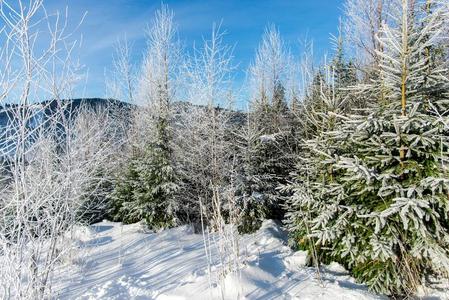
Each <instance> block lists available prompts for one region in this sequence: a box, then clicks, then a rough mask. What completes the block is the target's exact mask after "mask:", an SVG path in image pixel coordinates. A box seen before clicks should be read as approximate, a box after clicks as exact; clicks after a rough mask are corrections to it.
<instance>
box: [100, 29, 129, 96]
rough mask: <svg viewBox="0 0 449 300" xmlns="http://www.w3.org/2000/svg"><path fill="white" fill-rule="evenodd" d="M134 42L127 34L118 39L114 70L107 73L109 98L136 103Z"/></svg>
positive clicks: (113, 63)
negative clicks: (129, 39)
mask: <svg viewBox="0 0 449 300" xmlns="http://www.w3.org/2000/svg"><path fill="white" fill-rule="evenodd" d="M132 48H133V46H132V44H131V43H130V42H129V41H128V39H127V37H126V36H125V37H124V38H123V39H118V40H117V43H116V45H115V52H114V55H113V59H112V66H113V70H112V71H111V73H110V74H107V75H108V76H107V78H106V90H107V98H110V99H111V98H112V99H118V100H122V101H127V102H129V103H134V100H135V92H136V81H137V76H136V72H135V67H134V65H133V63H132V57H131V55H132Z"/></svg>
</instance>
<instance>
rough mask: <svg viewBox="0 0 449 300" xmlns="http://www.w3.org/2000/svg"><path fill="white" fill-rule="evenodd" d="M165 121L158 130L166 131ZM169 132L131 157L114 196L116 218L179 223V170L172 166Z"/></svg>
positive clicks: (163, 225) (165, 224)
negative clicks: (177, 213) (177, 202)
mask: <svg viewBox="0 0 449 300" xmlns="http://www.w3.org/2000/svg"><path fill="white" fill-rule="evenodd" d="M166 126H167V124H166V122H164V121H160V122H159V127H158V131H159V134H161V135H162V134H164V133H165V132H166ZM166 139H167V138H166V135H164V136H163V137H161V138H160V139H157V142H156V143H154V144H150V145H148V146H147V147H146V149H145V150H144V152H143V153H142V154H141V155H138V156H135V157H133V158H132V160H131V162H130V163H129V167H128V170H127V171H126V173H125V174H124V175H123V177H122V178H121V180H119V181H118V184H117V187H116V190H115V193H114V195H113V199H114V201H115V203H116V205H115V207H114V212H113V215H114V218H115V219H116V220H117V221H122V222H124V223H135V222H139V221H142V220H144V221H145V222H146V224H147V225H148V226H149V227H150V228H152V229H160V228H167V227H171V226H173V225H175V224H176V222H177V219H176V209H177V207H176V205H175V203H174V202H173V196H174V194H175V193H176V192H177V191H178V189H179V186H178V184H177V183H176V181H177V180H176V174H175V171H174V169H173V168H172V166H171V160H170V157H169V153H170V150H169V149H168V146H167V145H168V142H167V141H166Z"/></svg>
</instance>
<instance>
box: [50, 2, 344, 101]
mask: <svg viewBox="0 0 449 300" xmlns="http://www.w3.org/2000/svg"><path fill="white" fill-rule="evenodd" d="M45 3H46V7H47V9H48V10H49V11H52V10H56V9H60V10H63V9H65V7H66V6H68V7H69V11H70V14H69V22H70V23H72V24H76V23H77V22H78V21H79V20H80V19H81V17H82V16H83V14H84V13H85V12H87V16H86V18H85V20H84V22H83V24H82V25H81V27H80V29H79V31H78V34H82V37H83V47H82V51H81V52H80V55H79V58H80V61H81V63H82V64H83V65H85V67H86V70H88V76H89V77H88V80H87V82H86V86H85V92H82V93H81V92H80V93H81V94H80V95H76V96H84V97H102V96H104V71H105V69H108V68H110V67H111V60H112V54H113V47H114V43H115V42H116V40H117V38H119V37H121V36H123V35H125V34H126V35H127V37H128V39H129V40H130V41H132V42H134V49H133V50H134V53H135V55H134V60H135V61H136V62H137V61H138V60H139V58H140V57H141V55H142V51H143V50H144V48H145V40H144V38H145V27H146V25H147V24H148V23H149V22H150V20H151V18H152V16H153V14H154V11H155V10H156V9H157V8H158V7H160V4H161V2H160V1H159V0H157V1H156V0H47V1H46V2H45ZM164 3H166V4H168V5H169V7H170V8H171V9H172V10H173V11H174V13H175V21H176V22H177V24H178V28H179V36H180V38H181V40H182V42H183V44H184V46H185V47H187V48H188V47H191V46H192V45H193V43H194V42H195V41H196V42H197V43H198V42H200V41H201V39H202V37H204V36H207V35H208V34H209V33H210V30H211V27H212V23H213V22H220V21H222V28H223V29H225V30H226V31H227V33H228V34H227V36H226V41H227V42H228V43H229V44H231V45H234V46H235V50H234V57H235V63H236V64H238V66H239V67H238V70H237V74H236V76H235V77H236V80H237V83H239V82H242V79H243V78H244V77H245V71H246V69H247V67H248V65H249V63H250V62H251V60H252V59H253V56H254V53H255V49H256V48H257V46H258V43H259V41H260V38H261V36H262V34H263V31H264V29H265V27H266V26H267V25H268V24H272V23H273V24H275V25H277V26H278V28H279V30H280V32H281V34H282V36H283V38H284V39H285V40H286V42H287V43H288V44H289V45H290V46H291V47H292V49H293V51H299V47H298V45H299V42H300V41H302V40H304V39H305V38H308V39H313V41H314V49H315V54H316V55H317V56H321V55H323V54H324V53H325V51H327V49H329V36H330V33H335V32H336V31H337V27H338V20H339V17H340V16H341V7H342V5H343V0H271V1H268V0H259V1H249V0H222V1H215V0H214V1H200V0H166V1H164ZM298 54H299V53H298Z"/></svg>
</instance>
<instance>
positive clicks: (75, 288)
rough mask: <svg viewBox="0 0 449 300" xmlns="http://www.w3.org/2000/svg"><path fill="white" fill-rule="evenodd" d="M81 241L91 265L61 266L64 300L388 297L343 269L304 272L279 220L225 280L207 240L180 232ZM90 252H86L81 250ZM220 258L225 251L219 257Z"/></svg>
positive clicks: (125, 231)
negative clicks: (219, 275) (206, 250)
mask: <svg viewBox="0 0 449 300" xmlns="http://www.w3.org/2000/svg"><path fill="white" fill-rule="evenodd" d="M76 233H77V234H76V236H77V237H78V239H79V240H81V243H80V245H81V246H80V247H81V248H80V253H81V252H82V251H85V253H86V251H87V253H88V255H84V262H85V263H84V266H83V267H82V268H73V267H72V266H70V265H66V266H64V267H61V268H60V269H59V270H58V273H57V278H56V282H55V284H56V291H57V297H58V298H60V299H158V300H164V299H165V300H181V299H195V300H197V299H198V300H200V299H222V294H223V297H224V299H313V300H317V299H354V300H362V299H381V298H382V297H379V296H376V295H373V294H371V293H369V292H368V291H367V289H366V288H365V287H364V286H362V285H359V284H356V283H354V280H353V279H352V278H351V277H350V276H349V275H348V274H347V272H345V270H344V269H343V268H341V266H338V265H337V264H332V265H330V266H329V267H328V268H327V269H325V270H324V271H323V272H321V274H317V272H316V271H315V270H314V269H313V268H307V267H304V264H305V258H306V255H305V253H304V252H297V253H294V252H293V251H291V250H290V248H289V247H287V246H286V234H285V233H284V232H283V231H282V230H281V228H280V227H279V226H278V225H277V224H276V223H274V222H272V221H266V222H264V224H263V226H262V228H261V229H260V230H259V231H258V232H256V233H255V234H251V235H245V236H242V237H241V240H240V247H241V249H240V251H241V254H242V268H241V271H240V272H239V273H238V274H228V275H227V276H226V277H225V278H223V279H222V280H218V279H217V278H216V276H215V275H214V270H215V268H216V267H217V266H212V268H211V270H212V272H211V274H209V273H208V264H207V260H206V256H205V253H204V246H203V237H202V235H198V234H194V233H193V232H192V231H191V230H190V228H188V227H186V226H184V227H178V228H174V229H170V230H166V231H162V232H159V233H146V232H145V230H143V228H142V226H140V225H138V224H135V225H121V224H119V223H111V222H102V223H98V224H96V225H93V226H91V227H90V228H89V229H84V230H82V229H79V230H77V232H76ZM81 250H82V251H81ZM212 255H217V253H214V252H212Z"/></svg>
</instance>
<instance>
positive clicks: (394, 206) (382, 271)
mask: <svg viewBox="0 0 449 300" xmlns="http://www.w3.org/2000/svg"><path fill="white" fill-rule="evenodd" d="M427 3H432V5H431V7H432V9H430V10H427V11H426V12H423V11H421V10H420V9H422V7H424V6H422V5H420V4H423V3H422V2H420V3H417V5H416V6H415V7H414V8H413V6H412V5H410V3H409V2H408V1H407V0H402V1H397V2H396V3H395V6H394V10H393V11H392V16H394V25H392V26H387V25H385V24H384V27H383V29H382V34H381V38H380V39H379V42H380V44H381V49H382V51H381V52H379V53H378V54H379V57H381V62H380V64H379V68H380V69H379V70H378V72H379V76H377V77H376V78H375V80H374V81H373V82H372V83H371V85H370V86H369V87H367V86H366V85H363V86H360V87H359V89H358V91H354V93H357V95H358V96H359V97H363V98H364V99H366V100H364V101H365V103H368V104H369V108H368V109H366V110H364V111H362V112H360V111H354V112H353V113H352V114H349V113H347V114H345V115H341V114H340V115H338V114H326V115H325V120H326V122H331V123H332V122H333V126H330V127H329V129H328V130H327V131H325V132H323V133H321V134H318V135H315V137H314V138H312V139H310V140H308V141H307V142H306V147H307V148H308V149H310V152H311V153H312V154H313V155H310V156H308V157H305V158H304V160H303V161H302V163H301V164H300V165H299V167H298V169H297V172H298V178H297V182H296V183H295V184H293V185H292V186H290V188H291V189H292V190H293V191H294V196H293V197H292V198H291V199H290V200H289V204H290V212H289V226H290V229H291V231H292V237H293V239H294V243H295V244H296V245H298V246H299V247H304V248H306V249H308V250H309V251H310V253H311V254H313V256H314V258H315V259H316V260H318V262H329V261H331V260H335V261H338V262H340V263H342V264H343V265H344V266H345V267H347V268H348V269H350V270H351V272H352V274H353V275H354V276H355V278H356V279H357V280H359V281H361V282H364V283H366V284H367V285H368V286H369V287H370V289H372V290H374V291H376V292H379V293H385V294H388V295H392V296H397V295H409V294H413V293H414V292H415V291H416V289H417V288H418V286H419V285H421V284H424V283H425V282H423V278H425V276H426V275H429V274H437V275H440V276H447V274H448V273H449V251H448V250H447V249H448V246H449V234H448V232H449V222H448V215H449V200H448V196H447V195H448V193H449V179H448V178H449V177H448V170H447V166H446V165H447V163H448V157H449V156H448V151H449V139H448V136H449V128H448V126H447V124H448V123H447V122H448V121H449V115H448V114H447V111H449V110H448V109H449V101H448V100H449V99H448V91H449V80H448V78H447V77H446V76H445V74H447V69H446V68H445V66H444V65H443V64H438V65H436V64H433V63H432V61H434V60H435V59H436V58H437V56H438V52H437V51H434V49H437V48H439V47H442V44H441V43H440V41H441V36H440V32H441V30H442V24H443V21H444V18H447V12H446V10H445V7H444V6H443V5H441V6H440V5H439V4H438V2H437V1H427Z"/></svg>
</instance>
